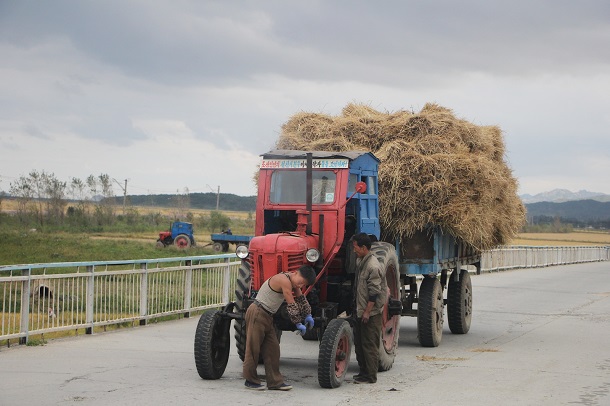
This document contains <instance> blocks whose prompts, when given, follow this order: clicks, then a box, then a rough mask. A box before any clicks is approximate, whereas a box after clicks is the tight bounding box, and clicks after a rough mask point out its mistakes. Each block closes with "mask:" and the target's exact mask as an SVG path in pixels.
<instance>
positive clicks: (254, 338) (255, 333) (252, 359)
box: [243, 304, 284, 387]
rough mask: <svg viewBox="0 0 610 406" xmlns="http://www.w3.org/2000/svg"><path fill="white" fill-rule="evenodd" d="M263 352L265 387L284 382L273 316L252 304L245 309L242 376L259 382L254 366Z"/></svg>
mask: <svg viewBox="0 0 610 406" xmlns="http://www.w3.org/2000/svg"><path fill="white" fill-rule="evenodd" d="M261 353H262V354H263V363H264V364H265V375H266V379H267V387H274V386H279V385H281V384H282V383H284V377H283V376H282V374H280V342H279V341H278V339H277V335H276V334H275V327H274V326H273V317H271V316H270V315H269V314H268V313H267V312H265V311H264V310H263V309H261V308H260V307H258V306H256V305H255V304H252V305H250V306H249V307H248V310H247V311H246V353H245V355H244V365H243V376H244V378H246V379H247V380H248V381H250V382H254V383H259V384H260V383H261V379H260V378H259V377H258V374H257V372H256V367H257V366H258V360H259V357H260V354H261Z"/></svg>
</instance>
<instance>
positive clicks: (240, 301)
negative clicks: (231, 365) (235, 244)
mask: <svg viewBox="0 0 610 406" xmlns="http://www.w3.org/2000/svg"><path fill="white" fill-rule="evenodd" d="M250 277H251V276H250V263H249V262H248V261H241V265H240V266H239V274H238V276H237V284H236V285H235V312H236V313H240V312H241V313H242V314H243V316H244V317H243V319H242V320H235V323H234V324H233V328H234V329H235V346H236V347H237V355H239V359H241V360H242V361H243V360H244V357H245V355H246V319H245V317H246V311H245V308H244V301H245V299H246V298H247V296H248V294H249V292H250Z"/></svg>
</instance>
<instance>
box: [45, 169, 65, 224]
mask: <svg viewBox="0 0 610 406" xmlns="http://www.w3.org/2000/svg"><path fill="white" fill-rule="evenodd" d="M43 180H44V183H45V196H46V206H47V211H46V213H47V217H48V221H49V222H54V223H55V224H63V221H64V212H65V208H66V204H67V202H66V182H62V181H60V180H58V179H57V178H56V177H55V175H53V174H50V175H45V176H44V177H43Z"/></svg>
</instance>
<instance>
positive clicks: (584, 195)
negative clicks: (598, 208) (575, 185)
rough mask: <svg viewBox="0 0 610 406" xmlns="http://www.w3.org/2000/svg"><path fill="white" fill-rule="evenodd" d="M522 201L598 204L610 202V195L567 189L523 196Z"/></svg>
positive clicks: (526, 202)
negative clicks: (592, 202) (595, 202)
mask: <svg viewBox="0 0 610 406" xmlns="http://www.w3.org/2000/svg"><path fill="white" fill-rule="evenodd" d="M520 197H521V200H522V201H523V203H525V204H529V203H538V202H554V203H562V202H571V201H574V200H596V201H598V202H610V195H607V194H604V193H597V192H589V191H588V190H580V191H578V192H571V191H569V190H567V189H554V190H551V191H550V192H542V193H538V194H535V195H529V194H524V195H521V196H520Z"/></svg>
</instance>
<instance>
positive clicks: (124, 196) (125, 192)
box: [112, 178, 127, 215]
mask: <svg viewBox="0 0 610 406" xmlns="http://www.w3.org/2000/svg"><path fill="white" fill-rule="evenodd" d="M112 180H113V181H115V182H116V184H117V185H119V187H120V188H121V189H122V190H123V215H125V204H126V202H127V179H125V187H123V185H121V184H120V183H119V181H118V180H116V179H115V178H112Z"/></svg>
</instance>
